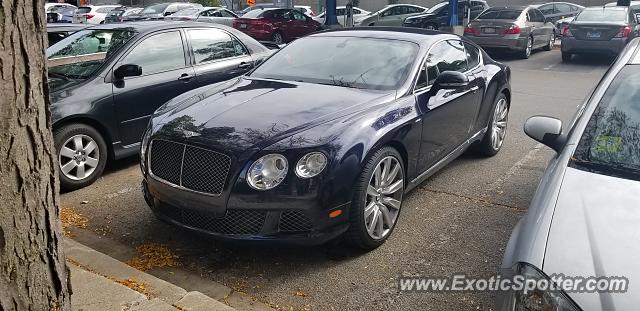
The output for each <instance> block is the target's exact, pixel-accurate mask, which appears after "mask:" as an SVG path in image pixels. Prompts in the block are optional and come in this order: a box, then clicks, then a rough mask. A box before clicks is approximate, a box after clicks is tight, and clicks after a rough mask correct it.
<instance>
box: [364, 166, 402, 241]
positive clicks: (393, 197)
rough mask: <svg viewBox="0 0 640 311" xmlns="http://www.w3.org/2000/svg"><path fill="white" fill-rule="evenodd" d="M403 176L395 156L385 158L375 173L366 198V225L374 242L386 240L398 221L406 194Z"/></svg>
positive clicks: (370, 181)
mask: <svg viewBox="0 0 640 311" xmlns="http://www.w3.org/2000/svg"><path fill="white" fill-rule="evenodd" d="M403 175H404V172H403V171H402V166H401V165H400V162H399V161H398V159H397V158H396V157H394V156H387V157H385V158H383V159H382V160H381V161H380V162H378V165H377V166H376V168H375V170H374V171H373V175H372V176H371V179H370V180H369V185H368V187H367V195H366V197H365V209H364V223H365V227H366V229H367V233H368V234H369V236H370V237H371V238H373V239H374V240H381V239H383V238H385V237H386V236H387V235H388V234H389V233H390V232H391V229H393V226H394V225H395V223H396V221H397V219H398V215H399V213H400V206H401V205H402V195H403V193H404V178H403V177H404V176H403Z"/></svg>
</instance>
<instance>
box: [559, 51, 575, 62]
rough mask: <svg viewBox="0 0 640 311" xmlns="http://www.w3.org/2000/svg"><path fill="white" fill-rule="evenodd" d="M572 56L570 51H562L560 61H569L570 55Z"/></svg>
mask: <svg viewBox="0 0 640 311" xmlns="http://www.w3.org/2000/svg"><path fill="white" fill-rule="evenodd" d="M572 56H573V54H571V53H567V52H562V61H563V62H569V61H571V57H572Z"/></svg>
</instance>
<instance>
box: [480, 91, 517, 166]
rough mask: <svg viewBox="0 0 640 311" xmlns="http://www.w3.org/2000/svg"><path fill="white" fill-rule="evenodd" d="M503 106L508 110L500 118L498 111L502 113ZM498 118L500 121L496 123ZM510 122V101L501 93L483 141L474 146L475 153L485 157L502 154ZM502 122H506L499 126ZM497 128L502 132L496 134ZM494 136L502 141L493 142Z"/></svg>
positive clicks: (494, 105) (492, 111) (495, 103)
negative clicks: (501, 150)
mask: <svg viewBox="0 0 640 311" xmlns="http://www.w3.org/2000/svg"><path fill="white" fill-rule="evenodd" d="M501 105H504V106H502V107H505V109H506V110H504V117H502V115H500V116H499V114H500V113H498V110H500V111H502V110H501V109H502V108H500V107H501ZM496 117H498V118H500V119H498V121H496ZM508 121H509V101H508V100H507V96H506V95H505V94H504V93H500V95H498V97H497V98H496V100H495V102H494V104H493V107H492V109H491V118H490V119H489V125H488V126H487V132H486V133H485V134H484V137H483V138H482V140H481V141H480V142H478V143H476V145H474V146H473V148H472V149H473V152H475V153H476V154H478V155H480V156H484V157H492V156H494V155H496V154H498V152H500V149H501V148H502V145H503V144H504V138H505V136H506V135H507V125H508ZM500 122H504V123H502V124H503V126H500V125H499V123H500ZM496 127H500V128H501V132H497V133H496V132H495V131H496V129H495V128H496ZM494 135H499V136H498V137H499V139H500V140H499V143H498V144H495V143H494V140H493V139H494V138H493V137H494Z"/></svg>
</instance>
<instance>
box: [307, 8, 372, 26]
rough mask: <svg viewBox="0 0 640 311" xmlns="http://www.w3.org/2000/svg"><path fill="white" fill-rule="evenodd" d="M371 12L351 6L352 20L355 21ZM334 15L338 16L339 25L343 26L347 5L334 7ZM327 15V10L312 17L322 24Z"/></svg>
mask: <svg viewBox="0 0 640 311" xmlns="http://www.w3.org/2000/svg"><path fill="white" fill-rule="evenodd" d="M369 13H371V12H369V11H365V10H363V9H361V8H359V7H355V6H354V7H353V21H354V22H355V21H356V20H361V19H364V18H366V17H367V15H368V14H369ZM336 15H337V17H338V23H339V24H340V25H343V26H344V22H345V18H346V16H347V7H345V6H339V7H337V8H336ZM326 16H327V12H326V11H325V12H322V13H321V14H319V15H318V16H316V17H314V18H313V19H314V20H315V21H316V22H319V23H321V24H324V20H325V17H326Z"/></svg>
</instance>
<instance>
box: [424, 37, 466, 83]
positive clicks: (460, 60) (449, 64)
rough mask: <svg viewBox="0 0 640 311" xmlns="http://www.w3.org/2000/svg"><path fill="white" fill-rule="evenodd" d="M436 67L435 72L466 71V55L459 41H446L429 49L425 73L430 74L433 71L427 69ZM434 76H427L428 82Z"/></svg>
mask: <svg viewBox="0 0 640 311" xmlns="http://www.w3.org/2000/svg"><path fill="white" fill-rule="evenodd" d="M434 66H435V67H436V68H437V72H438V73H441V72H444V71H458V72H465V71H467V54H466V52H465V50H464V45H463V44H462V42H461V41H459V40H447V41H443V42H440V43H437V44H436V45H434V46H433V48H431V51H429V55H428V58H427V71H428V73H429V74H430V73H432V72H433V71H434V69H429V67H434ZM436 77H437V75H436V76H432V75H431V74H430V75H429V77H428V78H429V82H430V83H432V82H433V80H435V78H436Z"/></svg>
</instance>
